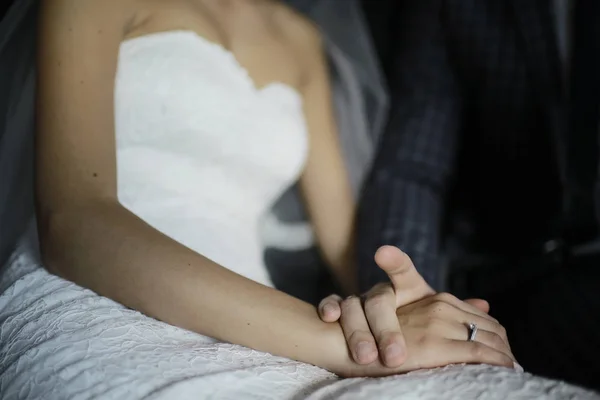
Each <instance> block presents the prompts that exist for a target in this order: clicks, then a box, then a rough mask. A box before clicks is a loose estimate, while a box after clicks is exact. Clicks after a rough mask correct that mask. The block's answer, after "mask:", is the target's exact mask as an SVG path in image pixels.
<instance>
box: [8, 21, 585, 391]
mask: <svg viewBox="0 0 600 400" xmlns="http://www.w3.org/2000/svg"><path fill="white" fill-rule="evenodd" d="M115 90H116V91H115V117H116V143H117V163H118V190H119V200H120V201H121V203H122V204H123V205H124V206H125V207H127V208H128V209H130V210H131V211H132V212H134V213H135V214H137V215H138V216H140V217H141V218H142V219H144V220H145V221H147V222H148V223H149V224H150V225H152V226H153V227H155V228H156V229H158V230H159V231H161V232H163V233H164V234H166V235H168V236H170V237H171V238H173V239H175V240H177V241H179V242H180V243H182V244H184V245H185V246H187V247H189V248H191V249H193V250H195V251H197V252H199V253H201V254H203V255H205V256H207V257H209V258H211V259H213V260H214V261H216V262H218V263H220V264H221V265H223V266H225V267H227V268H230V269H231V270H233V271H235V272H237V273H239V274H241V275H244V276H246V277H248V278H251V279H254V280H256V281H258V282H260V283H263V284H265V285H270V284H271V282H270V279H269V277H268V274H267V271H266V269H265V266H264V263H263V259H262V251H263V247H262V245H261V243H260V240H259V238H260V235H259V232H258V229H259V228H258V227H259V221H260V218H261V216H262V215H263V213H264V212H265V211H266V210H267V209H268V208H269V207H270V205H271V204H272V203H273V201H275V200H276V199H277V197H278V196H279V195H280V194H281V193H282V192H283V191H284V190H285V189H286V188H287V187H288V186H289V185H291V184H292V183H293V182H294V181H295V180H296V179H297V178H298V176H299V173H300V171H301V169H302V166H303V163H304V160H305V157H306V154H307V147H308V143H307V141H308V136H307V131H306V127H305V121H304V117H303V113H302V99H301V97H300V95H299V94H298V93H297V92H296V91H295V90H294V89H292V88H290V87H289V86H286V85H283V84H280V83H273V84H270V85H268V86H266V87H264V88H257V87H256V86H255V84H254V83H253V81H252V79H251V78H250V77H249V76H248V74H247V73H246V71H245V70H244V69H243V68H242V67H241V66H240V65H239V64H238V63H237V61H236V60H235V58H234V57H233V55H232V54H230V53H229V52H227V51H225V50H224V49H223V48H221V47H219V46H217V45H215V44H212V43H210V42H208V41H206V40H205V39H203V38H201V37H199V36H198V35H196V34H195V33H192V32H187V31H175V32H165V33H158V34H152V35H148V36H144V37H140V38H135V39H131V40H128V41H126V42H124V43H123V44H122V46H121V53H120V60H119V68H118V74H117V79H116V85H115ZM30 234H31V235H33V234H34V232H33V231H31V232H30ZM31 243H32V241H31V240H28V237H25V238H24V240H23V241H22V243H21V246H20V247H19V248H18V249H17V250H16V251H15V253H14V255H13V258H12V259H11V261H10V263H9V264H8V265H7V266H5V267H4V269H3V271H2V275H1V277H0V293H1V294H0V399H2V400H5V399H6V400H8V399H91V398H102V399H140V398H153V399H154V398H160V399H177V400H185V399H200V398H209V397H210V398H219V399H236V400H237V399H245V398H257V399H296V398H297V399H303V398H312V399H332V398H343V399H373V398H378V399H384V398H403V399H444V398H457V399H475V398H486V399H496V398H497V399H505V398H535V399H539V398H556V399H559V398H566V397H570V398H579V399H588V398H589V399H591V398H596V396H595V395H593V394H591V393H589V392H586V391H584V390H581V389H578V388H575V387H572V386H569V385H566V384H562V383H559V382H554V381H549V380H545V379H541V378H537V377H532V376H530V375H527V374H518V373H516V372H514V371H512V370H509V369H504V368H494V367H489V366H469V367H465V366H452V367H447V368H443V369H438V370H433V371H420V372H415V373H412V374H408V375H404V376H398V377H391V378H387V379H352V380H339V379H337V378H336V377H335V376H334V375H332V374H330V373H328V372H327V371H324V370H322V369H319V368H317V367H314V366H310V365H307V364H303V363H299V362H295V361H290V360H287V359H283V358H279V357H275V356H272V355H269V354H265V353H260V352H257V351H253V350H250V349H247V348H244V347H241V346H236V345H231V344H226V343H219V342H217V341H215V340H213V339H211V338H207V337H204V336H201V335H198V334H195V333H192V332H188V331H185V330H182V329H179V328H176V327H173V326H170V325H167V324H164V323H162V322H159V321H156V320H154V319H151V318H148V317H146V316H144V315H142V314H140V313H138V312H136V311H133V310H129V309H127V308H125V307H123V306H121V305H119V304H117V303H115V302H113V301H111V300H109V299H106V298H103V297H100V296H98V295H96V294H95V293H93V292H91V291H89V290H86V289H83V288H81V287H79V286H77V285H75V284H73V283H70V282H67V281H65V280H63V279H60V278H58V277H56V276H52V275H50V274H48V273H47V272H46V271H45V270H44V269H43V268H41V267H40V266H39V263H38V262H37V260H36V257H35V251H34V250H33V249H32V248H31ZM165 268H169V266H168V265H165ZM117 278H118V277H115V279H117ZM574 396H575V397H574Z"/></svg>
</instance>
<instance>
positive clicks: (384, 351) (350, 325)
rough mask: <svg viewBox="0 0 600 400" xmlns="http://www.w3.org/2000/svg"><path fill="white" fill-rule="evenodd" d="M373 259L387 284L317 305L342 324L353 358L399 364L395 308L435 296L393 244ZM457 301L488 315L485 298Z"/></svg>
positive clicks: (401, 352) (402, 355) (402, 354)
mask: <svg viewBox="0 0 600 400" xmlns="http://www.w3.org/2000/svg"><path fill="white" fill-rule="evenodd" d="M375 262H376V263H377V265H378V266H379V268H381V269H382V270H384V271H385V272H386V273H387V275H388V277H389V278H390V282H389V283H382V284H378V285H376V286H374V287H373V288H372V289H371V290H369V291H368V292H367V293H366V294H364V295H363V296H361V298H362V301H361V298H358V297H356V296H350V297H348V298H346V299H345V300H342V299H341V298H340V297H339V296H337V295H331V296H329V297H326V298H325V299H323V300H322V301H321V303H320V304H319V308H318V310H319V315H320V317H321V319H322V320H323V321H326V322H336V321H339V322H340V323H341V325H342V329H343V331H344V336H345V337H346V341H347V342H348V347H349V349H350V351H351V353H352V358H353V359H354V361H356V362H357V363H359V364H370V363H372V362H373V361H375V360H376V359H377V357H378V356H381V360H382V362H383V363H384V364H385V365H387V366H388V367H398V366H400V365H402V364H403V363H404V361H405V360H406V356H407V353H406V343H405V340H404V336H403V334H402V329H401V327H400V324H399V322H398V318H397V316H396V309H397V308H398V307H402V306H404V305H407V304H410V303H414V302H415V301H418V300H421V299H423V298H425V297H427V296H431V295H434V294H435V291H434V290H433V289H432V288H431V287H430V286H429V285H428V284H427V282H425V280H424V279H423V277H422V276H421V275H420V274H419V272H418V271H417V269H416V268H415V266H414V264H413V262H412V261H411V259H410V257H408V255H406V254H405V253H403V252H402V251H400V249H398V248H396V247H393V246H383V247H381V248H379V249H378V250H377V252H376V253H375ZM448 296H450V295H448ZM452 297H453V296H452ZM456 301H457V302H459V300H458V299H456ZM460 303H462V306H463V307H467V308H468V309H469V310H470V311H471V312H474V313H477V314H479V315H482V316H485V317H486V318H488V319H490V318H491V317H489V316H488V315H487V312H488V311H489V306H488V304H487V302H486V301H484V300H477V299H475V300H468V301H466V302H464V303H463V302H460Z"/></svg>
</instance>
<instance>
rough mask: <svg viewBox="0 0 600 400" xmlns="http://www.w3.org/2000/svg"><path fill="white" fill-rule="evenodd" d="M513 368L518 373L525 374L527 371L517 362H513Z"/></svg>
mask: <svg viewBox="0 0 600 400" xmlns="http://www.w3.org/2000/svg"><path fill="white" fill-rule="evenodd" d="M513 367H514V368H515V370H516V371H517V372H525V370H524V369H523V367H521V365H520V364H519V363H517V362H513Z"/></svg>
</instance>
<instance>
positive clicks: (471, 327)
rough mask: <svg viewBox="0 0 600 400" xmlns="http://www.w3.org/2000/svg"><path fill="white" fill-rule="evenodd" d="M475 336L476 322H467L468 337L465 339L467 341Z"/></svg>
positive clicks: (470, 340)
mask: <svg viewBox="0 0 600 400" xmlns="http://www.w3.org/2000/svg"><path fill="white" fill-rule="evenodd" d="M475 336H477V324H474V323H473V322H471V323H470V324H469V338H468V339H467V341H468V342H472V341H474V340H475Z"/></svg>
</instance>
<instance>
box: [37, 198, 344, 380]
mask: <svg viewBox="0 0 600 400" xmlns="http://www.w3.org/2000/svg"><path fill="white" fill-rule="evenodd" d="M44 221H45V223H43V224H42V226H40V233H41V239H42V252H43V255H44V261H45V262H46V264H47V266H48V267H49V269H50V270H51V271H53V272H56V273H57V274H59V275H61V276H63V277H65V278H67V279H70V280H72V281H74V282H76V283H78V284H80V285H82V286H85V287H88V288H90V289H92V290H94V291H96V292H97V293H99V294H101V295H104V296H107V297H110V298H112V299H114V300H116V301H119V302H120V303H122V304H124V305H126V306H128V307H131V308H134V309H137V310H139V311H141V312H143V313H145V314H147V315H149V316H152V317H155V318H157V319H160V320H162V321H165V322H167V323H170V324H173V325H176V326H180V327H182V328H186V329H189V330H193V331H196V332H198V333H201V334H204V335H208V336H212V337H215V338H217V339H220V340H223V341H227V342H231V343H236V344H241V345H245V346H248V347H251V348H254V349H257V350H262V351H266V352H270V353H272V354H276V355H280V356H284V357H289V358H292V359H296V360H299V361H304V362H308V363H311V364H315V365H318V366H321V367H324V368H327V369H330V370H333V371H335V372H340V371H343V370H344V368H346V367H347V366H348V363H349V362H350V361H349V358H348V354H347V348H346V344H345V340H344V337H343V334H342V332H341V329H340V327H339V325H338V324H327V323H323V322H322V321H321V320H320V319H319V317H318V315H317V313H316V310H315V309H314V307H312V306H311V305H309V304H307V303H305V302H302V301H300V300H298V299H295V298H293V297H291V296H288V295H286V294H284V293H282V292H279V291H277V290H275V289H272V288H268V287H265V286H263V285H260V284H258V283H255V282H253V281H250V280H248V279H246V278H244V277H241V276H239V275H237V274H235V273H233V272H231V271H229V270H227V269H225V268H223V267H221V266H219V265H217V264H215V263H213V262H212V261H210V260H208V259H206V258H204V257H202V256H201V255H198V254H197V253H195V252H193V251H192V250H190V249H188V248H186V247H184V246H182V245H180V244H179V243H177V242H175V241H174V240H171V239H170V238H168V237H166V236H165V235H163V234H161V233H160V232H158V231H156V230H155V229H153V228H152V227H150V226H149V225H147V224H146V223H145V222H143V221H142V220H141V219H139V218H138V217H136V216H135V215H133V214H132V213H130V212H129V211H128V210H126V209H124V208H123V207H121V206H120V205H119V204H116V203H111V202H106V203H105V202H99V203H93V204H89V205H86V206H81V207H70V209H69V210H68V211H66V212H57V213H54V214H50V215H49V216H48V217H47V218H46V219H45V220H44Z"/></svg>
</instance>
